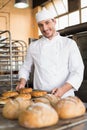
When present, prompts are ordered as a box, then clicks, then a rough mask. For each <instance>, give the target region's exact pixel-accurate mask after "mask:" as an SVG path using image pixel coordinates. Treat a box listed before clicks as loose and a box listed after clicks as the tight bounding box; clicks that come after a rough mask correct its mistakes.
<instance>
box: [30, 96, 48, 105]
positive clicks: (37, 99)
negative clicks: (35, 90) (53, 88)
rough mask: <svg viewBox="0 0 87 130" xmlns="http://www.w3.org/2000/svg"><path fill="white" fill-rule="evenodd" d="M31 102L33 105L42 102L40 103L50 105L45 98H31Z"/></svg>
mask: <svg viewBox="0 0 87 130" xmlns="http://www.w3.org/2000/svg"><path fill="white" fill-rule="evenodd" d="M32 100H33V102H34V103H37V102H42V103H45V104H48V105H50V101H49V100H48V99H47V98H45V97H38V98H33V99H32Z"/></svg>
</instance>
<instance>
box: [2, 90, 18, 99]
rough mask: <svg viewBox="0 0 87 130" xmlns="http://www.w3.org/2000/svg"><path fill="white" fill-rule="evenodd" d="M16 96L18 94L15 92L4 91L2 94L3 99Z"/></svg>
mask: <svg viewBox="0 0 87 130" xmlns="http://www.w3.org/2000/svg"><path fill="white" fill-rule="evenodd" d="M17 95H18V92H16V91H6V92H4V93H2V96H3V97H6V98H9V97H15V96H17Z"/></svg>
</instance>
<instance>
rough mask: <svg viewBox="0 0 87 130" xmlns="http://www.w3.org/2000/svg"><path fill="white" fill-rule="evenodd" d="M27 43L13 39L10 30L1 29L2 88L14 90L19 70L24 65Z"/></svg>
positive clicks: (0, 77)
mask: <svg viewBox="0 0 87 130" xmlns="http://www.w3.org/2000/svg"><path fill="white" fill-rule="evenodd" d="M26 50H27V44H26V43H25V42H24V41H22V40H12V38H11V33H10V31H8V30H6V31H0V89H1V91H3V87H4V89H5V90H10V89H11V90H12V89H13V88H14V86H15V85H16V82H17V81H18V70H19V68H20V66H21V65H22V63H23V61H24V58H25V55H26Z"/></svg>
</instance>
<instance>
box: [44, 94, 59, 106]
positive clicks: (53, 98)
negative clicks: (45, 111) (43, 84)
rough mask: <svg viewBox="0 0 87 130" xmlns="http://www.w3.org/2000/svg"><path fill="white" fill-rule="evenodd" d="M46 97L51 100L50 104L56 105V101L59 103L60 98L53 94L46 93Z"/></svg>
mask: <svg viewBox="0 0 87 130" xmlns="http://www.w3.org/2000/svg"><path fill="white" fill-rule="evenodd" d="M44 97H45V98H47V99H48V100H49V102H50V104H51V105H53V106H54V105H55V104H56V103H58V101H59V100H60V98H59V97H56V96H55V95H53V94H46V95H45V96H44Z"/></svg>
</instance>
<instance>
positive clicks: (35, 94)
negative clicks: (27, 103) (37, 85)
mask: <svg viewBox="0 0 87 130" xmlns="http://www.w3.org/2000/svg"><path fill="white" fill-rule="evenodd" d="M46 94H47V92H46V91H43V90H42V91H41V90H37V91H32V92H31V96H32V97H41V96H44V95H46Z"/></svg>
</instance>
